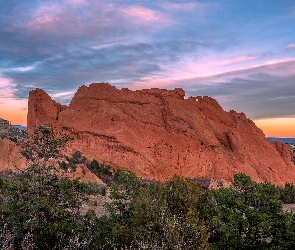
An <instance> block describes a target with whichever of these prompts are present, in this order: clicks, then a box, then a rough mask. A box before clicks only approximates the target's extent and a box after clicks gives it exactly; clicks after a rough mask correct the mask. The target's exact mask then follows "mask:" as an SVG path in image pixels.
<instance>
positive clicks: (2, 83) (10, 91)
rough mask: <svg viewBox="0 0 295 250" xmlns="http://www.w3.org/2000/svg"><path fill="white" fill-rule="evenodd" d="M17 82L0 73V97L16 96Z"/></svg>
mask: <svg viewBox="0 0 295 250" xmlns="http://www.w3.org/2000/svg"><path fill="white" fill-rule="evenodd" d="M15 87H16V84H15V83H14V82H13V80H12V79H9V78H6V77H4V76H3V75H2V74H1V73H0V89H1V91H0V97H1V98H14V97H15V95H14V90H15Z"/></svg>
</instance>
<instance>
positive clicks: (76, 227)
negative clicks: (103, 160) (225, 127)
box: [0, 124, 295, 250]
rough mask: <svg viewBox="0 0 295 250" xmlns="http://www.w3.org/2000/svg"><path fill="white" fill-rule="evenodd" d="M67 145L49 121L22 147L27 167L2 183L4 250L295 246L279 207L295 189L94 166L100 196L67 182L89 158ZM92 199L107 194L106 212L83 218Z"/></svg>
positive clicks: (0, 239) (288, 216)
mask: <svg viewBox="0 0 295 250" xmlns="http://www.w3.org/2000/svg"><path fill="white" fill-rule="evenodd" d="M70 140H71V139H70V138H69V137H67V136H65V135H63V134H55V133H54V131H53V129H52V127H51V126H50V125H46V124H45V125H43V126H40V127H38V128H37V129H36V130H35V132H34V134H33V135H32V136H31V137H30V138H29V139H28V140H27V141H26V142H25V143H23V146H22V152H23V154H24V155H25V156H26V157H27V159H28V167H27V169H25V170H23V171H21V172H20V173H18V174H17V175H15V176H13V177H12V178H8V179H1V180H0V189H1V198H0V244H1V249H167V250H168V249H173V250H174V249H294V248H295V215H294V214H293V213H291V212H284V211H283V209H282V207H283V201H284V202H294V201H295V188H294V186H293V185H291V184H288V183H287V184H286V186H285V188H284V189H279V188H278V187H276V186H274V185H272V184H270V183H255V182H254V181H252V180H251V178H250V177H249V176H246V175H245V174H242V173H240V174H237V175H235V177H234V181H233V183H232V185H231V186H230V187H229V188H224V187H221V188H219V189H218V190H213V191H210V190H207V191H206V190H204V189H203V188H202V187H201V185H200V184H198V183H193V182H192V181H190V180H188V179H183V178H180V177H178V176H174V178H172V179H171V180H168V181H166V182H162V183H156V182H147V181H143V180H141V179H140V178H138V177H136V176H135V175H134V174H133V173H128V172H124V171H113V170H112V169H111V168H110V167H108V166H105V165H103V164H99V163H98V162H97V161H93V162H91V163H89V164H88V167H89V169H90V170H91V171H93V172H94V173H95V174H97V175H98V176H100V177H101V178H103V179H105V181H106V182H107V183H108V187H107V192H106V190H105V189H104V192H103V193H101V191H100V189H99V187H98V186H97V185H96V184H93V183H83V182H81V181H80V180H78V179H75V180H69V179H67V178H63V176H62V171H64V170H65V169H66V170H67V169H68V168H70V169H71V168H73V167H74V166H75V163H79V162H81V161H83V162H84V161H85V159H83V157H81V155H80V154H79V153H77V154H76V155H75V156H74V157H73V159H70V158H67V159H66V160H64V159H65V158H64V156H63V155H62V154H61V152H60V149H61V148H62V147H63V146H64V145H66V143H68V142H69V141H70ZM53 159H55V160H54V161H53ZM55 162H59V163H60V167H59V168H57V167H56V165H55V164H54V163H55ZM90 194H91V195H106V194H107V195H109V197H110V198H111V202H109V203H107V204H105V207H106V209H107V211H108V215H104V216H97V215H96V214H95V212H94V210H89V211H88V212H87V213H86V214H85V215H83V214H82V213H81V211H80V210H81V206H82V203H83V202H86V201H87V197H88V196H89V195H90Z"/></svg>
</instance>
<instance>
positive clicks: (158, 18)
mask: <svg viewBox="0 0 295 250" xmlns="http://www.w3.org/2000/svg"><path fill="white" fill-rule="evenodd" d="M121 13H122V14H123V15H124V16H125V17H127V19H129V20H130V19H131V20H132V21H133V22H136V23H146V24H148V23H151V22H162V23H163V22H164V23H165V22H170V19H169V18H168V17H167V16H166V15H165V14H164V13H162V12H160V11H155V10H151V9H148V8H144V7H141V6H130V7H127V8H124V9H122V10H121Z"/></svg>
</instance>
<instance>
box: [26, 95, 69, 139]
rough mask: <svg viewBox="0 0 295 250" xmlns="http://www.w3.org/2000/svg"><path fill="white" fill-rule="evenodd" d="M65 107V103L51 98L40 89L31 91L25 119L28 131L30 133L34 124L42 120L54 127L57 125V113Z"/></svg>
mask: <svg viewBox="0 0 295 250" xmlns="http://www.w3.org/2000/svg"><path fill="white" fill-rule="evenodd" d="M66 108H67V106H66V105H61V104H59V103H57V102H56V101H54V100H52V99H51V98H50V96H49V95H48V94H47V93H46V92H45V91H43V90H42V89H36V90H35V91H31V92H30V98H29V103H28V109H29V110H30V111H29V113H30V115H28V119H27V127H28V132H29V133H31V132H32V131H33V130H34V126H35V125H36V124H43V123H44V121H46V122H47V123H50V124H52V126H54V127H56V126H58V125H59V123H58V115H59V113H60V112H61V111H63V110H65V109H66Z"/></svg>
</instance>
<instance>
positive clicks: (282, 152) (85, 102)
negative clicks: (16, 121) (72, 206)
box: [28, 83, 295, 185]
mask: <svg viewBox="0 0 295 250" xmlns="http://www.w3.org/2000/svg"><path fill="white" fill-rule="evenodd" d="M184 95H185V93H184V91H183V90H182V89H174V90H161V89H149V90H139V91H131V90H128V89H122V90H118V89H117V88H115V87H112V86H110V85H109V84H105V83H99V84H91V85H90V86H89V87H86V86H82V87H80V88H79V90H78V91H77V93H76V94H75V96H74V98H73V99H72V101H71V103H70V105H69V107H67V108H65V107H63V106H61V105H59V104H58V103H56V102H55V101H53V100H51V98H50V97H49V96H48V95H47V94H46V93H45V92H44V91H42V90H39V89H37V90H35V91H31V92H30V96H29V111H28V128H29V129H32V128H33V126H34V125H41V124H42V123H45V122H46V123H53V125H54V126H55V127H57V128H59V129H61V130H63V131H64V132H65V131H66V132H67V133H69V134H70V135H72V136H73V137H75V139H76V140H75V142H74V143H73V144H72V146H73V147H75V148H76V149H78V150H79V151H80V152H82V153H83V154H84V155H85V156H86V157H87V158H89V159H93V158H95V159H96V160H98V161H99V162H103V163H105V164H109V165H111V166H112V167H114V168H120V169H124V170H129V171H132V172H135V173H136V174H137V175H139V176H141V177H144V178H148V179H157V180H163V179H167V178H170V177H172V176H173V175H174V174H178V175H181V176H184V177H192V178H194V177H201V178H213V179H224V180H229V181H230V180H232V178H233V175H234V174H235V173H238V172H243V173H246V174H248V175H250V176H251V177H252V178H253V179H254V180H256V181H270V182H273V183H276V184H279V185H283V184H284V183H285V182H291V183H294V182H295V177H294V173H295V166H294V164H293V162H292V160H291V159H290V157H289V155H290V154H291V149H288V148H287V147H285V146H282V145H281V144H279V143H276V144H275V147H274V146H273V144H272V143H271V142H269V141H268V140H266V139H265V136H264V134H263V132H262V131H261V130H260V129H259V128H257V127H256V125H255V124H254V123H253V122H252V121H251V120H249V119H247V118H246V116H245V115H244V114H243V113H237V112H235V111H230V112H226V111H224V110H223V109H222V108H221V107H220V105H219V104H218V103H217V102H216V101H215V100H214V99H213V98H210V97H206V96H205V97H190V98H188V99H184ZM282 148H283V149H282ZM289 151H290V152H289Z"/></svg>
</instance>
